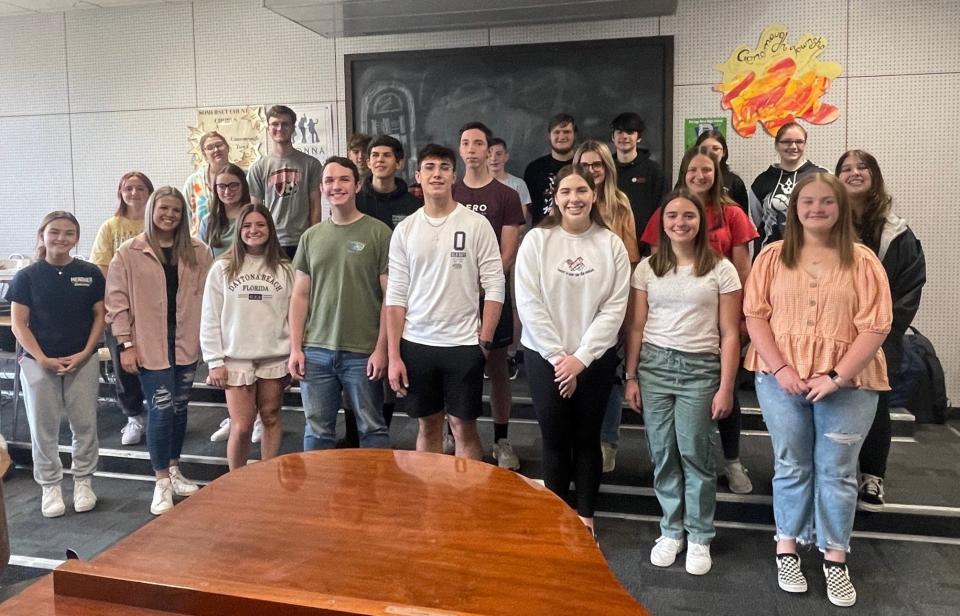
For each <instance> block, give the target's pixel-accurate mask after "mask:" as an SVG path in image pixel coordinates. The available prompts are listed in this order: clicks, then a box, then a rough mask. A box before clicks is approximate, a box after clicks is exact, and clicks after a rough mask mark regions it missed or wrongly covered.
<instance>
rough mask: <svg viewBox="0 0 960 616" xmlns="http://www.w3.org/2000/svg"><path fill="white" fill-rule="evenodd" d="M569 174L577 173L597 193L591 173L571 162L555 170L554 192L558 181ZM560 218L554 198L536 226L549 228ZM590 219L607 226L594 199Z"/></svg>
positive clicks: (558, 222)
mask: <svg viewBox="0 0 960 616" xmlns="http://www.w3.org/2000/svg"><path fill="white" fill-rule="evenodd" d="M571 175H577V176H580V177H581V178H583V181H585V182H586V183H587V186H589V187H590V190H592V191H593V193H594V194H596V193H597V188H596V185H595V184H594V183H593V175H592V174H591V173H590V172H589V171H587V170H586V169H585V168H584V167H582V166H581V165H577V164H573V165H566V166H565V167H563V168H561V169H560V171H558V172H557V175H556V177H555V178H554V184H553V186H554V189H553V190H554V194H556V190H557V188H558V187H559V186H560V182H561V181H563V180H564V179H565V178H567V177H569V176H571ZM561 220H563V215H562V214H561V213H560V208H559V207H558V206H557V200H556V198H554V199H553V206H551V208H550V213H549V214H547V215H546V216H545V217H544V219H543V220H541V221H540V224H539V225H537V226H539V227H543V228H544V229H551V228H553V227H556V226H558V225H559V224H560V221H561ZM590 221H591V222H593V224H595V225H597V226H600V227H603V228H604V229H607V228H609V227H607V223H605V222H603V216H601V215H600V208H598V207H597V202H596V200H594V202H593V205H592V206H591V207H590Z"/></svg>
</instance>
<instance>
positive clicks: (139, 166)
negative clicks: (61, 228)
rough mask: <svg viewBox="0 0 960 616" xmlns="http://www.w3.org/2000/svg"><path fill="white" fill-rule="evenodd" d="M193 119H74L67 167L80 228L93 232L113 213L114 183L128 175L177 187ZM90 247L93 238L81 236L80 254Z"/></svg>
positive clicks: (183, 115) (170, 114)
mask: <svg viewBox="0 0 960 616" xmlns="http://www.w3.org/2000/svg"><path fill="white" fill-rule="evenodd" d="M196 118H197V116H196V111H195V110H193V109H174V110H157V111H124V112H115V113H91V114H81V115H76V116H74V117H73V164H74V176H75V183H76V197H77V218H78V219H79V220H80V224H81V225H83V227H84V228H85V229H87V228H90V229H94V230H96V229H97V228H99V226H100V223H102V222H103V221H104V220H106V219H107V218H108V217H109V216H110V215H111V214H112V213H113V211H114V209H116V206H117V183H118V182H119V181H120V176H122V175H123V174H124V173H126V172H128V171H142V172H144V173H145V174H146V175H147V177H149V178H150V180H151V181H152V182H153V185H154V186H155V187H157V188H159V187H160V186H164V185H171V186H175V187H176V188H178V189H180V188H182V187H183V183H184V181H185V180H186V179H187V176H188V175H189V174H190V173H191V172H192V171H193V167H192V165H191V163H190V155H189V154H188V152H189V151H190V144H189V142H188V139H187V138H188V136H189V133H188V131H187V126H188V125H190V124H193V123H195V122H196ZM158 127H160V128H159V129H158ZM132 135H147V136H148V137H147V138H132V137H131V136H132ZM92 243H93V234H84V237H83V239H82V240H81V242H80V246H81V249H82V251H83V252H84V253H87V252H89V250H90V246H91V245H92Z"/></svg>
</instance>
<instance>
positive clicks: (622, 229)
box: [573, 140, 640, 473]
mask: <svg viewBox="0 0 960 616" xmlns="http://www.w3.org/2000/svg"><path fill="white" fill-rule="evenodd" d="M573 163H574V164H575V165H580V166H582V167H583V168H584V169H586V170H588V171H589V172H590V175H591V176H593V183H594V185H595V186H596V187H597V205H596V207H597V211H598V212H599V213H600V218H602V219H603V222H604V223H605V224H606V225H607V227H609V228H610V230H611V231H613V232H614V233H615V234H616V235H617V237H619V238H620V239H621V240H622V241H623V246H624V248H626V249H627V258H629V259H630V271H633V268H634V267H636V265H637V263H639V262H640V246H639V244H638V242H637V226H636V222H635V221H634V218H633V210H632V209H631V208H630V199H629V198H628V197H627V195H626V194H624V193H623V191H621V190H620V189H619V188H617V168H616V165H615V164H614V162H613V156H612V155H611V154H610V148H608V147H607V144H605V143H600V142H599V141H594V140H589V141H584V142H583V143H582V144H581V145H580V147H579V148H577V151H576V153H574V155H573ZM618 355H620V357H621V360H622V358H623V347H622V345H618ZM620 369H621V370H622V367H621V368H620ZM622 415H623V381H622V380H620V379H619V378H618V379H617V380H616V381H614V384H613V389H611V390H610V399H609V400H608V402H607V409H606V411H605V412H604V416H603V429H602V430H601V433H600V450H601V452H602V453H603V472H604V473H609V472H611V471H613V469H614V468H616V465H617V445H618V444H619V442H620V421H621V419H622Z"/></svg>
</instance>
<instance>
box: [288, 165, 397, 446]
mask: <svg viewBox="0 0 960 616" xmlns="http://www.w3.org/2000/svg"><path fill="white" fill-rule="evenodd" d="M322 173H323V195H324V197H325V198H326V200H327V201H328V202H329V203H330V218H328V219H327V220H324V221H323V222H322V223H320V224H318V225H316V226H314V227H311V228H310V229H309V230H308V231H307V232H306V233H304V234H303V237H302V238H301V240H300V250H298V251H297V256H296V258H295V259H294V262H293V266H294V269H295V270H296V272H295V275H294V283H293V294H292V296H291V298H290V311H289V321H290V346H291V348H290V360H289V362H288V363H289V370H290V374H291V375H293V377H294V378H297V379H299V380H300V382H301V390H302V393H303V410H304V415H305V416H306V428H305V430H304V434H303V448H304V451H309V450H311V449H332V448H333V447H334V446H335V444H336V433H337V413H338V412H339V409H340V402H341V396H344V395H345V397H346V398H347V399H348V400H349V402H350V405H351V407H352V408H353V409H354V412H355V414H356V417H357V423H358V427H359V431H360V435H359V440H360V446H361V447H373V448H389V447H390V433H389V431H388V428H387V426H386V423H385V422H384V419H383V411H382V408H383V385H382V383H380V379H381V378H382V377H383V376H384V373H385V371H386V367H387V357H386V348H387V338H386V331H385V328H384V327H383V324H384V321H383V319H384V317H385V313H384V312H383V310H382V304H383V296H384V293H385V291H386V286H387V260H388V254H389V247H390V229H389V228H388V227H387V226H386V225H384V224H383V223H382V222H380V221H379V220H377V219H375V218H373V217H370V216H367V215H365V214H363V213H362V212H360V211H358V210H357V207H356V196H357V191H358V190H359V188H360V173H359V171H358V170H357V168H356V166H355V165H354V164H353V162H352V161H350V160H348V159H346V158H343V157H340V156H331V157H330V158H328V159H327V161H326V163H324V165H323V172H322Z"/></svg>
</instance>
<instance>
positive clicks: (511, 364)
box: [507, 357, 520, 381]
mask: <svg viewBox="0 0 960 616" xmlns="http://www.w3.org/2000/svg"><path fill="white" fill-rule="evenodd" d="M507 373H508V374H509V375H510V380H511V381H516V380H517V375H518V374H520V367H519V366H518V365H517V360H516V358H514V357H507Z"/></svg>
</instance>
